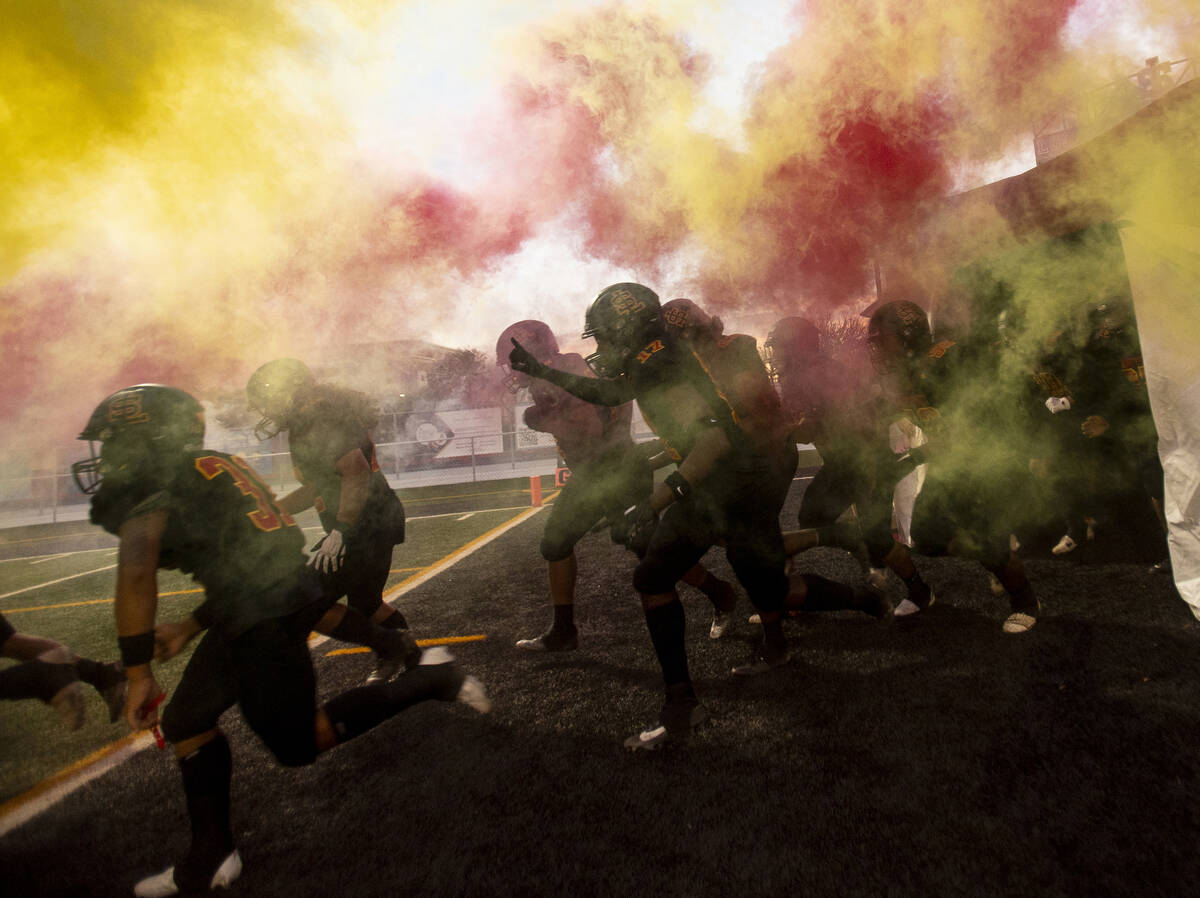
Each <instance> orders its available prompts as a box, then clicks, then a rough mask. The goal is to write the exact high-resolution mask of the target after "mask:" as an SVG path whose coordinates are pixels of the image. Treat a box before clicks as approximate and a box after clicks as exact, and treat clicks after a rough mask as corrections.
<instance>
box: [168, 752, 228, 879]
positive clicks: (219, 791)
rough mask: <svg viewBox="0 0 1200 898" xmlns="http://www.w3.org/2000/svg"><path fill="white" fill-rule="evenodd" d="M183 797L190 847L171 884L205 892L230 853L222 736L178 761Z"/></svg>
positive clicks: (225, 769)
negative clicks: (189, 825)
mask: <svg viewBox="0 0 1200 898" xmlns="http://www.w3.org/2000/svg"><path fill="white" fill-rule="evenodd" d="M179 772H180V774H182V776H183V794H184V796H185V797H186V798H187V809H188V819H189V820H190V821H191V824H192V847H191V848H190V849H189V850H188V853H187V857H185V858H184V859H183V861H182V862H181V863H179V864H177V865H176V867H175V883H176V884H177V885H178V886H179V887H180V889H181V890H182V891H185V892H188V891H207V890H208V887H209V883H210V882H211V881H212V876H213V874H214V873H216V872H217V867H218V866H220V864H221V861H223V860H224V859H225V857H226V855H228V854H229V853H230V852H231V851H233V831H232V829H231V828H230V825H229V783H230V780H231V779H232V778H233V756H232V755H231V754H230V752H229V741H228V740H227V739H226V738H225V736H224V734H223V733H218V734H217V736H216V738H215V739H212V740H210V741H208V742H205V743H204V744H203V745H201V746H200V747H199V748H198V749H196V750H195V751H194V752H192V753H191V754H190V755H188V756H187V757H186V758H180V759H179Z"/></svg>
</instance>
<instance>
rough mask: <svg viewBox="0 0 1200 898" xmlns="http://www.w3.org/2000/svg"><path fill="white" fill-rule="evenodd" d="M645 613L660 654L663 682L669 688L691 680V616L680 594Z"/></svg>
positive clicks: (647, 625) (647, 624) (656, 651)
mask: <svg viewBox="0 0 1200 898" xmlns="http://www.w3.org/2000/svg"><path fill="white" fill-rule="evenodd" d="M645 614H646V627H647V628H648V629H649V630H650V641H651V642H652V643H654V653H655V654H656V655H658V664H659V666H660V667H661V668H662V674H663V682H664V683H665V684H666V685H667V687H668V688H670V687H671V686H674V685H676V684H678V683H687V682H690V680H691V678H690V677H689V676H688V663H687V648H686V646H685V644H684V629H685V627H686V625H687V619H686V617H685V616H684V613H683V603H682V602H681V601H679V597H678V596H676V597H675V598H674V599H673V600H672V601H670V602H668V603H667V604H665V605H659V606H658V607H657V608H647V609H645Z"/></svg>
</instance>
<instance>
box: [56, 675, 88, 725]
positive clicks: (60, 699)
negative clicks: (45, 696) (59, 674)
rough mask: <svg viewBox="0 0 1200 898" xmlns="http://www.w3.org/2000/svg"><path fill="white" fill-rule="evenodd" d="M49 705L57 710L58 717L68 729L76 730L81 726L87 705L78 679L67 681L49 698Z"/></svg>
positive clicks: (85, 715)
mask: <svg viewBox="0 0 1200 898" xmlns="http://www.w3.org/2000/svg"><path fill="white" fill-rule="evenodd" d="M50 706H51V707H52V708H54V710H55V711H57V712H58V719H59V720H60V721H62V725H63V726H65V727H66V728H67V729H68V730H77V729H79V728H80V727H81V726H83V721H84V718H86V717H87V705H85V704H84V701H83V687H82V686H80V685H79V681H78V680H76V681H75V682H74V683H69V684H67V685H66V686H64V687H63V688H62V689H60V690H58V692H56V693H54V697H53V698H51V699H50Z"/></svg>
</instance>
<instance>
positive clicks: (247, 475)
mask: <svg viewBox="0 0 1200 898" xmlns="http://www.w3.org/2000/svg"><path fill="white" fill-rule="evenodd" d="M231 462H232V463H231ZM196 470H197V471H199V472H200V473H201V474H203V475H204V476H205V477H206V478H208V479H209V480H212V479H213V478H214V477H216V476H217V475H218V474H228V475H229V476H230V477H232V478H233V482H234V483H235V484H237V488H238V489H239V490H241V491H242V495H243V496H250V497H251V498H252V499H254V501H255V503H256V504H257V505H258V508H256V509H255V510H254V511H248V512H246V517H248V518H249V519H250V520H251V521H252V522H253V524H254V526H255V527H257V528H258V529H259V530H278V529H279V528H280V527H294V526H295V525H296V522H295V521H294V520H292V516H291V515H290V514H288V513H287V512H285V511H284V510H283V509H282V508H280V507H279V506H278V505H276V504H275V497H274V496H272V495H271V491H270V490H269V489H268V488H267V487H266V485H265V484H263V482H262V481H261V480H259V479H258V475H257V474H255V473H254V469H253V468H251V467H250V466H249V465H248V464H246V463H245V462H244V461H242V460H241V459H240V458H238V457H237V456H236V455H235V456H232V458H222V457H221V456H219V455H203V456H201V457H200V458H198V459H196Z"/></svg>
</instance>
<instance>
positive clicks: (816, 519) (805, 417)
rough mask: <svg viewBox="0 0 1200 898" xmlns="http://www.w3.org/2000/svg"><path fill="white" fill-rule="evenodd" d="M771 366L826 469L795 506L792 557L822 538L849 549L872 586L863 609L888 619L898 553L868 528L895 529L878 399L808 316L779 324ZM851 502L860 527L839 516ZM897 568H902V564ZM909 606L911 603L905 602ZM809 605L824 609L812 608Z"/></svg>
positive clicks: (789, 410)
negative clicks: (828, 349)
mask: <svg viewBox="0 0 1200 898" xmlns="http://www.w3.org/2000/svg"><path fill="white" fill-rule="evenodd" d="M766 349H767V352H766V359H767V366H768V368H769V370H770V372H771V375H772V377H773V378H774V380H775V382H776V383H777V384H778V385H779V392H780V395H781V397H782V400H783V406H784V410H785V414H786V417H787V420H788V421H790V422H792V425H793V431H792V436H793V438H794V439H796V440H799V441H801V442H807V443H812V444H813V445H814V446H815V447H816V448H817V451H818V452H820V454H821V468H820V470H818V471H817V473H816V475H815V476H814V477H813V480H812V482H811V483H810V484H809V485H808V488H807V489H806V490H805V491H804V496H803V498H802V499H801V502H800V508H799V511H798V512H797V515H796V519H797V524H798V525H799V526H800V528H801V529H800V530H798V531H789V532H785V533H784V545H785V547H786V550H787V552H788V555H789V556H791V555H793V554H795V553H797V552H800V551H803V550H805V549H809V548H813V547H814V546H817V545H825V546H836V547H838V548H843V549H846V550H847V551H849V552H850V553H851V554H852V555H854V556H855V558H856V559H857V560H858V561H859V563H860V564H861V565H862V566H863V567H864V568H867V570H868V577H867V582H868V584H869V586H870V588H869V589H868V590H867V591H866V593H864V594H861V595H862V596H863V600H864V601H865V602H866V604H865V605H864V606H863V607H862V609H861V610H864V611H866V612H867V613H869V614H871V615H872V616H875V617H879V618H886V617H887V616H888V615H889V614H890V612H891V609H890V603H889V602H888V601H887V599H886V597H885V594H884V593H883V592H882V590H881V586H882V579H883V571H882V570H880V569H881V568H883V567H884V566H887V565H888V563H889V557H890V561H891V562H892V563H895V562H896V561H897V558H896V556H895V555H891V556H889V555H888V552H889V550H890V549H891V545H890V540H886V541H883V542H882V543H881V542H880V541H879V540H878V539H876V540H872V544H873V545H875V547H876V551H874V552H872V551H871V550H870V548H869V547H868V545H867V544H866V542H865V541H864V537H863V535H862V534H863V533H872V534H875V535H885V536H886V535H890V532H891V518H892V508H893V490H894V487H895V480H894V478H893V477H892V465H891V458H890V455H891V453H890V451H889V443H888V438H889V434H888V428H887V427H886V426H880V423H879V421H878V418H879V410H878V409H877V408H876V407H875V401H874V400H873V398H872V397H870V396H868V395H867V393H866V391H865V390H864V389H863V388H862V385H861V384H860V382H859V380H858V378H856V377H855V375H854V374H853V373H852V372H851V371H850V370H849V369H847V368H846V366H844V365H842V364H840V363H839V362H838V361H837V360H836V359H833V358H831V357H829V356H828V355H826V354H825V353H823V352H822V351H821V347H820V333H819V331H818V330H817V327H816V325H814V324H813V323H812V322H811V321H809V320H808V319H806V318H801V317H799V316H789V317H786V318H782V319H780V320H779V321H777V322H776V323H775V326H774V327H773V328H772V329H771V333H770V335H769V336H768V337H767V342H766ZM851 506H853V507H854V508H855V509H856V511H857V517H858V521H859V524H860V525H861V532H860V531H859V529H858V528H856V527H855V526H854V525H853V524H838V523H836V522H837V521H838V519H839V517H841V516H842V515H843V514H845V513H846V511H847V510H849V509H850V508H851ZM901 569H902V570H904V572H905V573H907V574H908V576H907V577H905V576H901V579H903V580H904V584H905V587H906V588H907V590H908V601H909V604H910V605H914V604H915V605H919V606H920V607H926V606H928V605H929V604H930V603H931V602H932V601H933V597H932V595H931V594H930V591H929V587H928V586H927V585H926V584H925V581H924V580H922V579H921V576H920V574H918V573H916V569H915V568H913V569H912V570H908V569H907V568H905V567H903V565H901ZM897 573H898V574H899V573H900V571H897ZM906 607H907V606H906ZM809 610H823V609H820V608H810V609H809Z"/></svg>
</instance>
